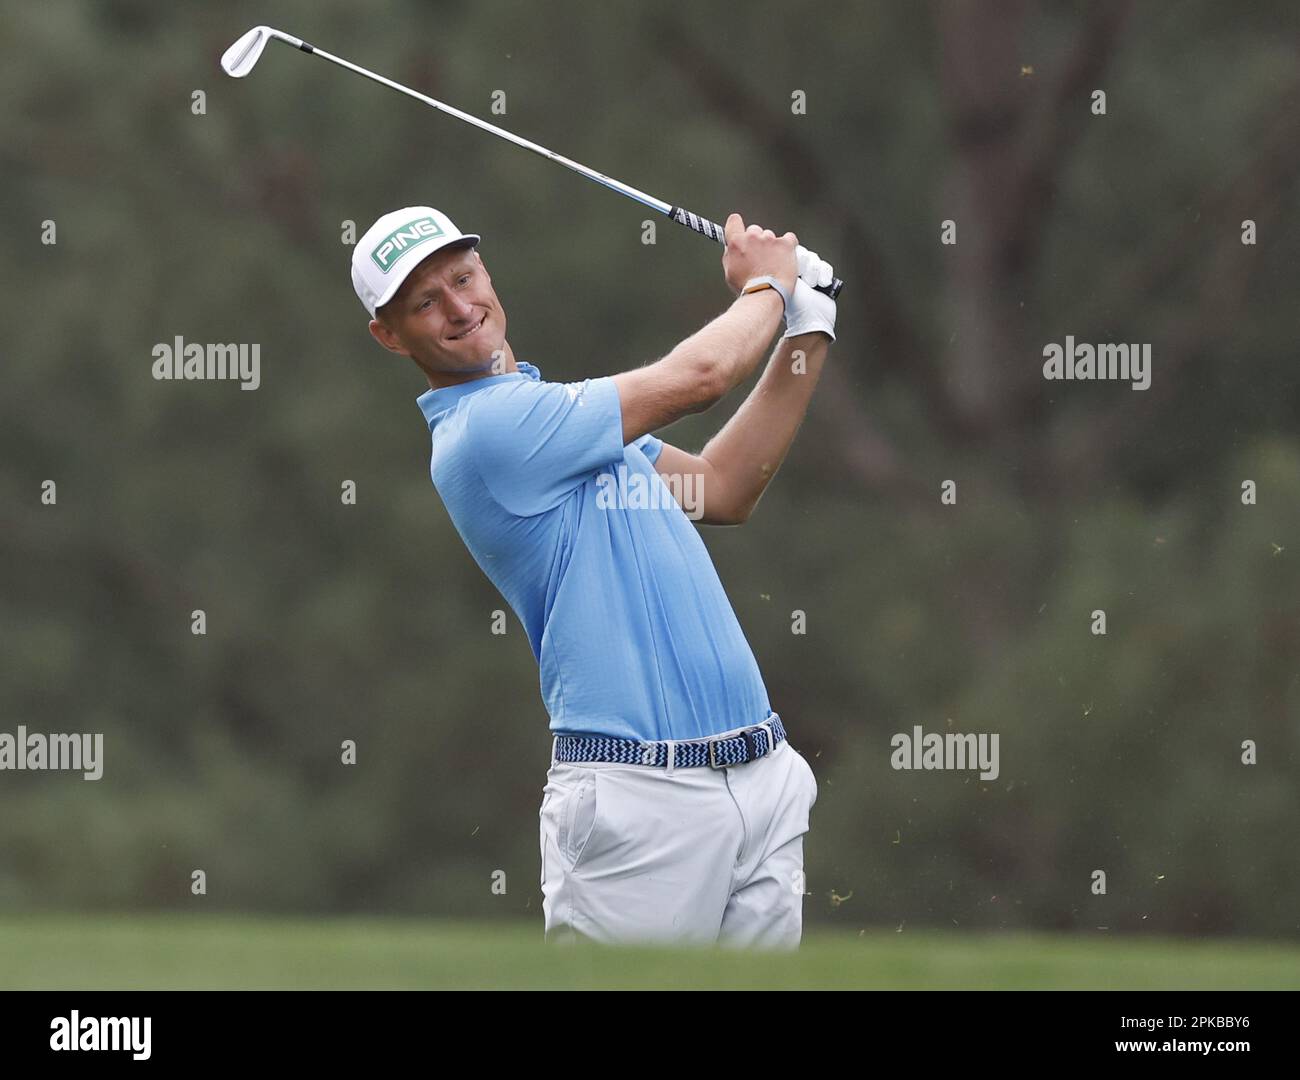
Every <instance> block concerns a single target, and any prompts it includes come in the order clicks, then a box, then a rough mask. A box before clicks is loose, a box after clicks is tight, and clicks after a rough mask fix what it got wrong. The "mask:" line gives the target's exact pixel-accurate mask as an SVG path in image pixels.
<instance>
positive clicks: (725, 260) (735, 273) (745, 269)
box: [722, 214, 799, 293]
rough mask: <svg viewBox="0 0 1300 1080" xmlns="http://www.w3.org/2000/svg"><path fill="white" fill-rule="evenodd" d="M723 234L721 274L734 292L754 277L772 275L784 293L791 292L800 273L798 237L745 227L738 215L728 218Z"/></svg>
mask: <svg viewBox="0 0 1300 1080" xmlns="http://www.w3.org/2000/svg"><path fill="white" fill-rule="evenodd" d="M722 235H723V237H724V239H725V240H726V241H727V249H726V251H724V252H723V253H722V273H723V275H724V276H725V277H726V279H727V285H728V286H729V287H730V288H731V291H732V292H733V293H739V292H740V290H741V288H743V286H744V284H745V282H747V281H748V280H749V279H750V278H753V277H763V276H764V275H766V274H771V275H772V276H773V277H774V278H776V280H777V281H779V282H780V283H781V284H782V285H783V286H784V287H785V289H786V291H787V292H793V290H794V283H795V278H796V277H798V274H799V263H798V258H797V255H796V250H797V248H798V247H799V238H798V237H797V236H795V234H794V233H792V232H788V233H786V234H785V235H784V236H777V235H776V233H774V232H773V231H772V230H771V229H761V228H759V227H758V226H757V225H750V226H749V227H748V228H747V227H746V226H745V219H744V218H742V217H741V216H740V215H739V214H731V215H729V216H728V217H727V223H726V225H724V226H723V229H722Z"/></svg>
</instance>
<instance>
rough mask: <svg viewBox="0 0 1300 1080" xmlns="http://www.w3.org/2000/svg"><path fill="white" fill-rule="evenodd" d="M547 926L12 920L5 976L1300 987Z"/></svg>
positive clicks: (363, 985)
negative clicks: (635, 940)
mask: <svg viewBox="0 0 1300 1080" xmlns="http://www.w3.org/2000/svg"><path fill="white" fill-rule="evenodd" d="M540 937H541V927H540V924H538V925H533V924H524V925H520V924H517V923H468V922H435V921H413V920H378V919H318V920H307V919H271V918H262V917H241V916H233V915H213V916H207V917H202V916H199V917H196V916H179V915H152V916H90V917H81V916H73V915H62V916H45V915H41V916H37V915H30V916H7V917H4V918H0V989H4V990H11V989H33V988H40V989H88V990H93V989H148V988H159V989H162V988H178V989H180V988H183V989H201V988H214V989H215V988H220V989H237V988H250V989H252V988H257V989H271V988H284V989H288V988H315V989H345V988H351V989H380V988H432V987H464V988H497V987H502V988H504V987H520V988H543V987H563V988H581V987H596V988H617V987H629V988H631V987H690V988H737V989H741V988H764V987H770V988H775V987H787V988H819V987H828V988H829V987H836V988H849V987H858V988H881V989H939V988H988V989H1029V988H1041V989H1067V988H1068V989H1121V988H1123V989H1159V988H1168V989H1174V988H1177V989H1280V988H1289V989H1297V988H1300V946H1297V945H1295V944H1290V943H1288V944H1279V943H1270V942H1244V941H1242V942H1235V941H1222V940H1219V941H1182V940H1167V939H1150V938H1120V937H1115V936H1111V935H1107V936H1101V935H1096V936H1086V935H1078V936H1063V935H1046V934H965V935H959V934H952V933H928V932H918V933H912V932H907V933H902V934H896V933H892V932H890V931H888V930H880V931H874V932H873V931H868V932H867V933H865V934H862V935H859V934H857V933H855V932H847V933H836V932H831V931H824V930H823V931H809V932H808V933H806V934H805V936H804V944H803V946H802V947H801V948H800V950H799V951H798V952H797V953H794V954H787V955H777V954H761V953H743V952H739V951H735V950H729V949H716V948H715V949H685V950H683V949H673V950H668V949H642V948H637V949H631V948H601V947H599V946H595V945H590V944H580V945H556V944H554V943H552V944H550V945H547V944H545V943H543V942H542V941H540Z"/></svg>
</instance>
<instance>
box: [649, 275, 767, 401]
mask: <svg viewBox="0 0 1300 1080" xmlns="http://www.w3.org/2000/svg"><path fill="white" fill-rule="evenodd" d="M782 310H783V309H782V305H781V294H780V293H778V292H776V291H775V290H774V289H761V290H759V291H758V292H752V293H748V294H747V295H745V296H738V297H736V299H735V300H734V301H733V302H732V304H731V307H729V308H728V309H727V310H726V311H724V312H723V313H722V314H721V315H719V316H718V317H717V318H716V319H714V320H713V321H712V322H710V323H709V324H708V325H707V326H704V327H703V328H702V329H700V330H698V331H697V332H696V333H694V334H692V335H691V336H690V337H689V338H687V339H686V340H685V341H683V342H682V343H681V345H679V346H678V347H677V348H676V349H674V350H673V353H671V354H669V359H671V358H673V354H680V355H681V357H682V359H683V360H685V361H686V362H689V363H694V364H697V365H698V366H699V367H701V368H703V369H704V370H705V371H707V372H708V375H709V381H710V384H711V386H712V387H713V394H712V395H711V396H712V397H713V398H715V399H721V398H723V397H725V396H726V395H727V394H729V393H731V391H732V390H734V389H735V388H736V387H737V386H739V385H740V384H741V383H742V382H744V381H745V380H746V379H748V378H749V377H750V376H751V375H752V374H753V373H754V369H755V368H757V367H758V363H759V361H760V360H761V359H762V358H763V353H764V352H765V351H766V350H767V347H768V345H769V344H770V343H771V341H772V337H773V335H774V334H775V333H776V332H777V330H778V329H779V328H780V325H781V316H782Z"/></svg>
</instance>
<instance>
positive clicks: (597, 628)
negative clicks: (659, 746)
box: [417, 362, 771, 739]
mask: <svg viewBox="0 0 1300 1080" xmlns="http://www.w3.org/2000/svg"><path fill="white" fill-rule="evenodd" d="M516 366H517V367H518V369H519V370H518V371H514V372H510V373H508V374H505V375H492V376H488V377H487V378H484V379H476V380H474V381H472V382H467V383H460V384H458V385H456V386H447V387H443V388H441V389H439V390H428V391H426V392H425V393H423V394H421V395H420V397H419V398H418V399H417V400H418V404H419V406H420V409H421V411H422V412H423V413H424V416H425V419H427V420H428V422H429V430H430V432H431V436H432V443H433V445H432V453H431V458H430V465H429V472H430V476H431V477H432V479H433V485H434V487H435V488H437V490H438V494H439V495H440V496H441V497H442V501H443V504H444V505H445V506H446V508H447V512H448V514H450V516H451V520H452V522H453V523H454V524H455V526H456V530H457V532H459V533H460V536H461V539H463V540H464V541H465V545H466V546H467V547H468V548H469V551H470V553H471V554H472V555H473V556H474V559H475V561H476V562H477V563H478V564H479V566H480V567H482V569H483V572H484V573H485V574H487V576H488V577H489V578H490V579H491V581H492V583H493V584H494V585H496V587H497V589H499V590H500V592H501V595H502V596H503V597H504V598H505V600H506V602H507V603H508V604H509V605H510V607H511V608H512V609H513V611H514V613H515V614H516V615H517V616H518V617H519V620H520V622H521V623H523V626H524V629H525V631H526V632H527V634H528V641H529V644H530V645H531V646H532V649H533V656H534V657H535V658H536V659H537V663H538V669H539V672H540V676H541V689H542V699H543V701H544V702H545V703H546V709H547V712H549V713H550V717H551V722H550V728H551V730H552V731H553V732H571V733H580V734H600V735H612V736H615V737H618V738H624V739H698V738H703V737H706V736H709V735H716V734H718V733H719V732H722V731H729V730H732V729H734V728H738V727H745V726H747V725H750V724H757V723H761V722H762V721H763V720H766V719H767V718H768V716H769V715H770V713H771V708H770V706H769V704H768V698H767V690H766V688H765V687H764V685H763V679H762V676H761V675H760V674H759V671H758V664H757V662H756V661H755V660H754V654H753V652H752V650H751V649H750V647H749V643H748V642H747V641H746V640H745V635H744V633H743V632H742V631H741V629H740V624H739V623H738V622H737V621H736V615H735V612H733V611H732V609H731V603H730V601H729V600H728V599H727V595H726V593H725V592H724V590H723V588H722V582H721V581H719V580H718V574H717V571H716V570H714V568H713V561H712V559H710V558H709V553H708V550H707V549H706V548H705V546H704V541H703V540H701V539H700V535H699V533H698V532H697V531H696V527H695V525H694V524H692V522H691V519H690V518H689V517H687V515H686V513H685V512H684V511H683V510H682V508H681V507H680V506H679V505H678V504H677V502H676V501H675V500H674V499H673V497H672V494H671V492H670V489H669V487H668V485H667V484H665V483H664V482H663V480H662V479H661V478H660V476H659V474H658V473H657V472H655V468H654V461H655V460H656V459H657V458H658V456H659V451H660V450H661V449H662V447H663V443H662V442H661V441H660V440H659V439H658V438H656V437H655V436H653V435H643V436H641V438H639V439H637V440H636V441H635V442H633V443H631V444H629V445H627V446H624V445H623V410H622V405H621V403H620V402H619V397H618V389H617V388H616V387H615V385H614V380H613V379H611V378H609V377H604V378H596V379H586V380H583V381H581V382H574V383H553V382H546V381H545V380H543V379H542V377H541V372H540V371H539V370H538V369H537V368H536V367H534V366H533V365H532V364H528V363H523V362H518V363H517V364H516ZM620 466H621V467H622V468H620ZM638 478H639V479H638ZM648 493H649V494H648Z"/></svg>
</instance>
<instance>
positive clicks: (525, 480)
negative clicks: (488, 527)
mask: <svg viewBox="0 0 1300 1080" xmlns="http://www.w3.org/2000/svg"><path fill="white" fill-rule="evenodd" d="M471 400H472V401H473V408H472V409H471V410H470V415H469V418H468V431H469V435H470V447H469V449H470V452H471V453H472V454H473V455H474V458H475V461H476V463H477V464H478V467H479V472H480V473H481V475H482V477H483V483H484V484H485V486H486V487H487V489H488V491H489V492H490V493H491V494H492V497H493V498H494V499H496V500H497V502H499V503H500V504H501V505H502V506H503V507H505V508H506V509H507V510H508V511H510V512H511V513H512V514H518V515H520V516H521V517H527V516H531V515H533V514H540V513H542V512H543V511H544V510H549V509H550V508H551V507H553V506H555V505H556V504H557V503H559V502H560V501H561V500H562V499H563V498H564V497H565V496H567V495H568V494H569V493H570V492H572V491H573V489H574V488H576V487H578V486H579V485H580V484H582V483H583V481H585V480H586V479H587V477H588V476H590V475H591V474H592V473H593V472H595V471H596V470H597V469H599V468H601V466H603V465H608V464H610V463H611V462H618V461H622V460H623V409H622V405H621V404H620V402H619V397H618V387H617V386H616V385H615V384H614V380H613V379H612V378H609V377H607V376H606V377H603V378H599V379H585V380H583V381H582V382H573V383H553V382H542V381H539V380H532V379H520V380H517V381H514V382H511V383H508V384H506V385H504V386H502V387H500V388H497V389H493V390H491V391H489V392H488V393H485V394H480V395H475V397H474V398H473V399H471ZM643 438H644V436H643ZM657 453H658V451H656V455H657Z"/></svg>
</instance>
